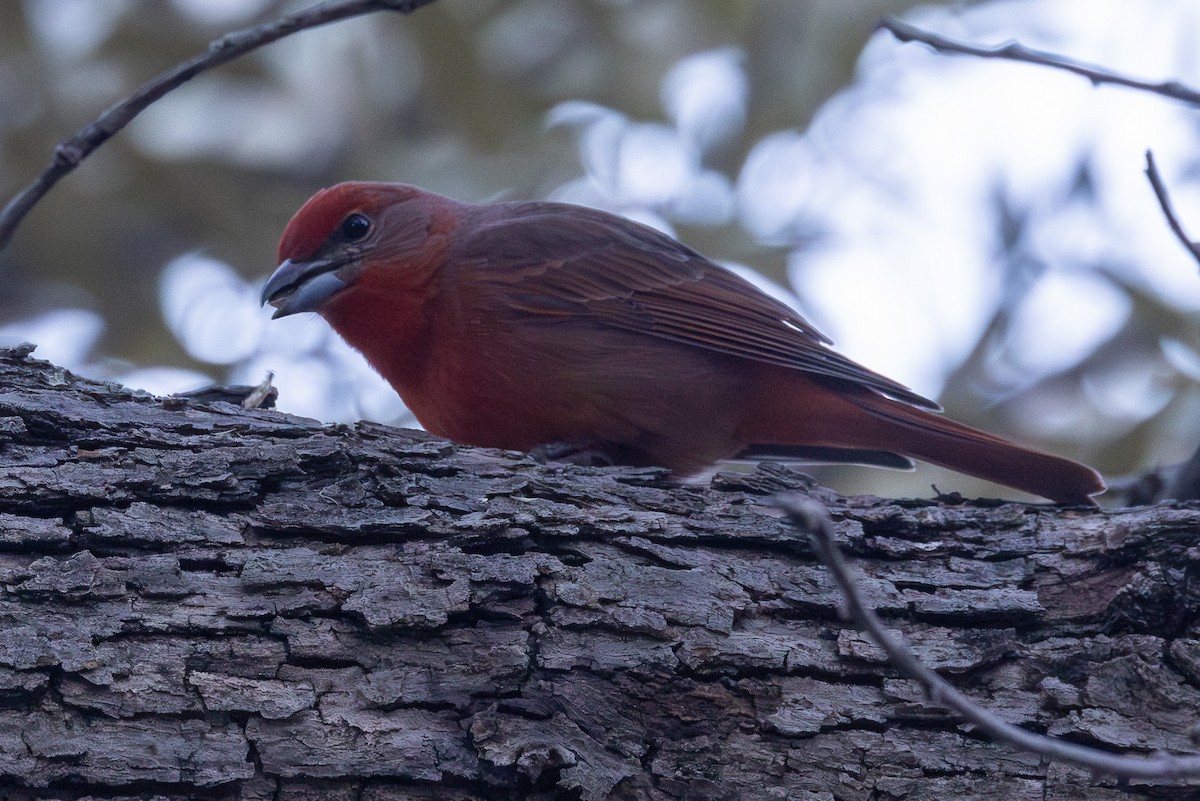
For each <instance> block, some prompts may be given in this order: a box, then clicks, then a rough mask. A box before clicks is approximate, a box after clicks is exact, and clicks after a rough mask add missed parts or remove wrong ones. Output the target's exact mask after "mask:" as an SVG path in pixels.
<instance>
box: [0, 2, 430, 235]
mask: <svg viewBox="0 0 1200 801" xmlns="http://www.w3.org/2000/svg"><path fill="white" fill-rule="evenodd" d="M431 2H433V0H329V2H324V3H317V4H316V5H314V6H310V7H308V8H306V9H303V10H301V11H297V12H296V13H294V14H287V15H285V16H282V17H280V18H279V19H276V20H273V21H271V22H267V23H264V24H262V25H256V26H254V27H251V28H244V29H242V30H240V31H234V32H233V33H229V34H226V35H225V36H222V37H221V38H219V39H214V40H213V41H211V42H209V43H208V48H207V49H206V50H205V52H203V53H201V54H200V55H197V56H195V57H193V58H191V59H189V60H188V61H184V62H182V63H180V64H177V65H175V66H174V67H172V68H171V69H169V70H167V71H166V72H164V73H162V74H160V75H158V76H157V77H155V78H153V79H151V80H150V81H148V82H146V83H145V84H143V85H142V86H140V87H139V88H138V89H137V90H136V91H135V92H134V93H133V94H131V95H130V96H129V97H127V98H125V99H124V100H122V101H121V102H119V103H117V104H116V105H114V106H112V107H110V108H109V109H108V110H107V111H105V112H104V113H103V114H101V115H100V116H99V117H98V118H97V119H96V121H95V122H93V123H91V124H90V125H88V126H87V127H86V128H83V129H82V130H80V131H79V132H78V133H76V134H75V135H74V136H72V137H71V138H69V139H65V140H63V141H62V142H59V143H58V144H57V145H55V147H54V156H53V157H52V158H51V159H50V164H49V165H47V167H46V168H45V169H44V170H42V172H41V173H40V174H39V175H38V176H37V178H35V179H34V180H33V182H32V183H30V184H29V185H28V186H27V187H25V188H24V189H22V190H21V191H20V192H18V193H17V194H16V195H15V196H14V197H13V198H12V200H10V201H9V202H8V204H7V205H6V206H5V207H4V210H3V211H2V212H0V250H3V249H4V248H5V247H7V246H8V243H9V241H10V240H11V239H12V236H13V233H14V232H15V231H16V229H17V226H18V225H20V223H21V220H23V219H24V218H25V215H26V214H28V213H29V211H30V210H31V209H32V208H33V207H34V205H36V204H37V202H38V201H39V200H41V199H42V197H43V196H44V195H45V194H46V193H47V192H49V191H50V189H51V187H53V186H54V185H55V184H56V183H58V181H59V179H61V178H62V177H63V176H65V175H66V174H67V173H69V172H71V170H73V169H75V168H76V167H78V166H79V164H80V163H81V162H82V161H83V160H84V159H85V158H87V157H88V155H89V154H90V153H91V152H92V151H93V150H95V149H96V148H98V147H99V146H100V145H102V144H104V143H105V142H106V141H108V140H109V139H110V138H112V136H113V135H114V134H116V133H117V132H118V131H120V130H121V129H122V128H124V127H125V126H126V125H128V124H129V123H130V122H131V121H132V120H133V118H134V117H136V116H137V115H138V114H141V113H142V112H143V111H145V110H146V108H147V107H148V106H150V104H151V103H153V102H154V101H156V100H158V99H159V98H160V97H162V96H163V95H165V94H167V93H168V92H170V91H171V90H173V89H176V88H178V87H179V86H181V85H183V84H184V83H186V82H187V81H189V80H191V79H192V78H194V77H196V76H197V75H199V74H200V73H202V72H205V71H207V70H210V69H212V68H213V67H217V66H220V65H221V64H224V63H225V62H227V61H232V60H233V59H235V58H237V57H238V56H242V55H245V54H246V53H249V52H250V51H252V50H256V49H258V48H259V47H262V46H263V45H266V44H270V43H271V42H274V41H277V40H279V39H282V38H283V37H285V36H289V35H291V34H293V33H296V32H297V31H302V30H305V29H306V28H315V27H317V26H318V25H325V24H327V23H330V22H338V21H340V20H343V19H347V18H349V17H356V16H359V15H362V14H369V13H372V12H375V11H397V12H400V13H402V14H407V13H409V12H412V11H415V10H416V9H418V8H420V7H421V6H423V5H427V4H429V3H431Z"/></svg>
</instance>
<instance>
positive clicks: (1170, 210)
mask: <svg viewBox="0 0 1200 801" xmlns="http://www.w3.org/2000/svg"><path fill="white" fill-rule="evenodd" d="M1146 177H1147V178H1149V179H1150V186H1151V187H1153V188H1154V196H1155V197H1157V198H1158V205H1160V206H1162V210H1163V214H1164V215H1165V216H1166V218H1167V224H1168V225H1170V226H1171V230H1172V231H1174V232H1175V236H1176V238H1177V239H1179V241H1180V242H1182V243H1183V247H1184V248H1185V249H1186V250H1187V252H1188V253H1191V254H1192V258H1194V259H1195V260H1196V261H1198V262H1200V245H1197V244H1196V243H1195V242H1193V241H1192V239H1191V237H1189V236H1188V235H1187V232H1186V231H1184V230H1183V223H1181V222H1180V221H1179V217H1178V216H1177V215H1176V214H1175V207H1174V206H1173V205H1171V196H1170V195H1169V194H1167V185H1166V184H1165V183H1163V179H1162V176H1161V175H1159V174H1158V165H1157V164H1155V163H1154V153H1152V152H1151V151H1149V150H1147V151H1146Z"/></svg>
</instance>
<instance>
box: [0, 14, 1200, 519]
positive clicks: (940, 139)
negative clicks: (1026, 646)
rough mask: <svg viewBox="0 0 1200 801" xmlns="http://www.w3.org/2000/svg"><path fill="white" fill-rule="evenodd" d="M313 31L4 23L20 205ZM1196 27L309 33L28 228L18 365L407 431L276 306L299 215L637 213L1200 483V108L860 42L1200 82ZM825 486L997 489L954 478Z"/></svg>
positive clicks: (906, 358) (486, 20) (829, 320)
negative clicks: (145, 88)
mask: <svg viewBox="0 0 1200 801" xmlns="http://www.w3.org/2000/svg"><path fill="white" fill-rule="evenodd" d="M302 5H304V4H303V3H290V2H281V1H280V0H0V191H2V192H3V194H4V196H5V197H7V196H10V195H11V194H13V193H15V192H16V191H17V190H18V189H19V188H20V187H21V186H23V185H24V184H25V183H26V182H27V181H29V180H31V179H32V178H33V176H34V175H35V174H36V172H37V171H38V170H40V169H41V168H42V166H43V165H44V164H45V163H46V161H47V160H48V158H49V156H50V154H51V152H52V150H53V147H54V144H55V143H56V142H57V141H59V140H61V139H63V138H65V137H66V136H67V135H69V134H70V133H73V132H74V131H76V130H78V129H79V128H81V127H82V126H84V125H85V124H87V123H88V122H90V121H91V120H93V119H94V118H95V117H96V116H97V115H98V114H99V113H100V112H101V111H102V110H103V109H104V108H106V107H108V106H109V105H111V104H112V103H114V102H115V101H117V100H118V99H120V98H122V97H124V96H125V95H127V94H128V93H129V92H130V91H132V90H133V89H134V88H135V87H136V86H138V85H139V84H140V83H142V82H143V81H145V80H147V79H148V78H150V77H151V76H153V75H155V74H157V73H159V72H161V71H163V70H165V69H167V68H168V67H170V66H172V65H173V64H175V63H176V62H178V61H180V60H182V59H184V58H187V57H189V56H191V55H193V54H195V53H196V52H198V51H200V50H202V49H203V48H204V46H205V45H206V43H207V42H208V41H209V40H211V39H214V38H216V37H218V36H220V35H222V34H224V33H226V32H228V31H230V30H233V29H235V28H240V27H243V26H247V25H251V24H254V23H256V22H260V21H264V20H267V19H271V18H273V17H275V16H277V15H278V14H280V13H281V12H283V11H286V10H290V9H294V8H297V7H300V6H302ZM1198 6H1200V4H1197V3H1195V2H1194V0H1145V2H1143V3H1138V4H1131V3H1123V2H1120V0H992V1H991V2H973V3H966V2H956V3H942V4H937V3H924V4H921V5H919V6H918V5H916V4H913V3H911V2H904V1H903V0H861V1H860V2H853V3H848V2H844V1H843V0H757V1H755V0H514V1H513V2H499V0H439V2H436V3H434V4H433V5H431V6H428V7H426V8H423V9H421V10H419V11H417V12H416V13H414V14H412V15H409V16H404V17H402V16H399V15H395V14H375V15H372V16H367V17H363V18H359V19H353V20H350V21H347V22H344V23H339V24H336V25H331V26H327V27H324V28H319V29H316V30H312V31H307V32H303V33H301V34H298V35H296V36H293V37H289V38H287V39H284V40H282V41H280V42H277V43H275V44H273V45H270V46H268V47H266V48H264V49H261V50H259V51H256V52H255V53H253V54H251V55H250V56H248V57H246V58H243V59H240V60H238V61H235V62H233V63H231V64H229V65H226V66H225V67H222V68H219V69H218V70H216V71H214V72H210V73H206V74H204V75H202V76H200V77H199V78H197V79H195V80H194V81H192V82H191V83H189V84H187V85H186V86H184V87H183V88H181V89H180V90H179V91H177V92H175V93H174V94H172V95H169V96H168V97H167V98H165V99H164V100H162V101H160V102H159V103H158V104H156V105H154V106H152V107H151V108H150V109H149V110H148V111H147V112H146V113H145V114H144V115H143V116H142V117H141V118H140V119H138V120H136V121H135V122H134V123H133V124H132V125H131V126H130V128H129V129H127V130H126V131H124V132H123V133H121V134H119V135H118V136H117V137H116V138H115V139H113V140H112V141H110V142H109V143H108V144H106V145H105V146H104V147H103V148H101V149H100V150H99V151H98V152H97V153H95V154H93V156H92V157H91V158H89V159H88V160H87V161H85V162H84V164H83V166H82V167H81V168H80V169H78V170H77V171H76V172H75V173H74V174H72V175H71V176H69V177H68V178H66V179H65V180H64V181H63V182H62V183H61V184H59V186H58V187H57V188H56V189H55V190H54V191H53V192H52V193H51V194H50V195H49V196H48V197H47V198H46V199H45V200H43V201H42V203H41V204H40V205H39V206H38V207H36V209H35V210H34V211H33V212H32V214H31V215H30V216H29V218H28V219H27V220H26V221H25V223H24V224H23V226H22V227H21V229H19V231H18V232H17V235H16V237H15V239H14V241H13V243H12V244H11V245H10V247H9V248H8V249H7V250H5V251H3V252H0V287H2V288H3V292H0V344H5V343H9V342H15V341H22V340H29V341H33V342H36V343H38V344H39V348H40V349H39V352H38V355H39V356H42V357H43V358H49V359H52V360H54V361H56V362H58V363H60V364H62V365H64V366H67V367H69V368H71V369H74V370H77V371H79V372H81V373H84V374H87V375H92V376H97V377H105V378H111V379H114V380H119V381H123V382H125V383H127V384H129V385H131V386H135V387H141V388H145V389H148V390H150V391H153V392H156V393H168V392H172V391H179V390H185V389H191V388H195V387H197V386H199V385H202V384H204V383H208V382H212V381H218V382H245V383H257V382H258V381H259V380H261V379H262V378H263V376H264V374H265V372H266V371H267V370H273V371H274V372H275V374H276V385H277V386H278V387H279V389H280V393H281V396H280V400H279V406H280V407H281V408H283V409H285V410H288V411H294V412H297V413H301V414H307V415H311V416H314V417H318V418H319V419H323V420H331V421H332V420H350V419H357V418H359V417H371V418H374V419H380V420H384V421H392V422H399V423H402V424H403V423H407V424H411V422H412V421H411V419H410V418H407V417H406V414H405V412H404V410H403V407H402V406H401V405H400V404H399V402H398V401H397V400H396V398H395V397H394V395H393V394H392V393H391V391H390V389H388V388H387V387H386V386H385V385H383V384H382V382H380V381H379V380H378V379H377V378H376V377H375V376H374V375H373V374H372V373H371V371H370V370H369V368H367V367H366V366H365V365H364V364H363V363H362V362H361V360H360V359H359V358H358V357H357V355H356V354H354V353H352V352H350V351H349V350H348V349H347V348H345V347H344V346H343V345H342V344H341V343H340V342H339V341H338V340H337V339H336V338H335V337H333V336H332V335H331V334H330V333H329V332H328V331H327V330H326V328H325V327H324V326H323V324H322V323H320V321H319V320H316V319H296V318H288V319H285V320H280V321H275V322H270V321H269V313H268V312H267V311H264V310H261V309H259V308H258V304H257V294H258V287H259V286H260V285H261V282H262V280H263V279H264V278H265V276H266V275H267V274H269V272H270V271H271V269H272V268H273V267H274V264H275V254H274V248H275V244H276V242H277V240H278V237H279V234H280V232H281V231H282V230H283V227H284V225H285V224H286V222H287V220H288V219H289V218H290V216H291V214H292V213H293V212H294V211H295V210H296V209H297V208H298V207H299V206H300V204H301V203H302V202H303V201H304V200H305V199H306V198H307V197H308V196H309V195H310V194H311V193H312V192H313V191H315V190H316V189H318V188H320V187H323V186H327V185H329V184H332V183H335V182H337V181H341V180H347V179H373V180H397V181H404V182H408V183H415V184H419V185H421V186H424V187H426V188H428V189H431V190H433V191H436V192H440V193H443V194H448V195H452V196H454V197H458V198H463V199H469V200H488V199H499V198H555V199H562V200H570V201H574V202H579V203H586V204H590V205H595V206H599V207H602V208H607V209H609V210H612V211H616V212H619V213H623V214H628V215H629V216H631V217H634V218H636V219H639V220H642V221H645V222H649V223H650V224H653V225H656V226H658V227H660V228H663V229H664V230H667V231H670V232H672V233H674V234H675V235H676V236H678V237H680V238H681V239H683V240H684V241H686V242H687V243H688V244H690V245H692V246H693V247H695V248H697V249H699V250H701V251H702V252H704V253H706V254H708V255H709V256H711V257H712V258H714V259H716V260H718V261H720V262H721V263H723V264H726V265H728V266H730V267H731V268H733V269H736V270H738V271H740V272H742V273H743V274H745V275H748V276H751V277H753V278H754V279H755V280H757V281H759V282H760V284H761V285H762V286H764V288H766V289H768V291H773V292H776V293H777V294H779V295H781V296H783V297H786V298H789V299H790V302H794V303H797V304H798V305H799V306H800V308H801V309H802V310H803V312H804V313H805V314H806V316H808V317H809V318H810V319H811V320H813V321H814V322H815V323H816V324H817V325H818V326H819V327H821V328H823V329H824V330H826V331H827V332H828V333H829V334H830V335H831V336H833V338H834V340H835V341H836V342H837V345H838V347H839V349H841V350H842V351H844V352H846V353H847V354H849V355H851V356H853V357H854V358H857V359H859V360H860V361H863V362H865V363H866V364H867V365H868V366H870V367H872V368H874V369H877V370H879V371H881V372H884V373H886V374H888V375H891V376H893V377H895V378H897V379H900V380H902V381H904V382H906V383H908V384H910V385H911V386H913V387H914V388H915V389H917V390H918V391H920V392H922V393H924V394H926V395H929V396H931V397H938V398H940V400H941V401H942V403H943V405H945V406H946V408H947V411H948V413H949V414H951V415H952V416H953V417H955V418H957V419H959V420H962V421H964V422H968V423H971V424H974V425H977V426H980V427H983V428H986V429H988V430H991V431H995V432H998V433H1002V434H1005V435H1007V436H1010V437H1013V438H1016V439H1019V440H1022V441H1025V442H1030V443H1036V444H1040V445H1041V446H1042V447H1045V448H1047V449H1050V450H1054V451H1057V452H1061V453H1064V454H1066V455H1070V456H1074V457H1076V458H1079V459H1082V460H1084V461H1088V462H1090V463H1092V464H1094V465H1096V466H1097V467H1099V468H1100V469H1101V470H1102V471H1104V472H1105V473H1106V474H1109V475H1120V474H1126V473H1130V472H1134V471H1139V470H1143V469H1146V468H1149V467H1153V466H1156V465H1159V464H1163V463H1171V462H1175V461H1179V460H1182V459H1183V458H1185V457H1186V456H1187V455H1188V454H1189V453H1190V452H1191V451H1192V450H1194V449H1195V448H1196V446H1197V444H1198V442H1200V438H1198V437H1197V431H1198V429H1200V426H1198V425H1197V424H1198V422H1200V420H1198V418H1200V413H1198V406H1197V387H1196V379H1197V377H1200V355H1197V354H1198V351H1200V336H1197V332H1196V326H1195V312H1196V310H1197V308H1200V275H1198V271H1197V267H1196V265H1195V263H1194V262H1192V261H1190V260H1189V257H1188V256H1187V255H1186V254H1185V253H1184V252H1183V251H1182V249H1181V248H1180V247H1179V245H1178V243H1177V242H1175V241H1174V240H1172V239H1171V236H1170V234H1169V232H1168V231H1167V227H1166V225H1165V223H1164V221H1163V219H1162V216H1161V214H1160V212H1159V211H1158V207H1157V204H1156V202H1155V200H1154V198H1153V196H1152V194H1151V193H1150V190H1149V188H1148V186H1147V184H1146V182H1145V179H1144V177H1143V175H1142V172H1141V170H1142V166H1143V154H1144V151H1145V150H1146V149H1147V148H1153V149H1154V151H1155V154H1156V156H1157V157H1158V159H1159V162H1160V166H1161V168H1162V171H1163V175H1164V178H1165V179H1166V181H1167V183H1168V185H1169V186H1170V188H1171V191H1172V194H1173V197H1174V198H1175V201H1176V204H1177V206H1178V208H1179V210H1180V213H1181V216H1182V217H1183V219H1184V222H1185V224H1190V225H1191V229H1192V230H1193V231H1194V232H1197V233H1200V160H1198V158H1197V154H1198V149H1197V147H1196V134H1197V122H1196V115H1195V112H1194V109H1190V108H1187V107H1185V106H1182V105H1181V104H1177V103H1172V102H1170V101H1167V100H1164V99H1161V98H1157V97H1153V96H1149V95H1145V94H1139V93H1135V92H1131V91H1128V90H1123V89H1116V88H1094V87H1092V86H1090V85H1089V84H1088V83H1087V82H1086V81H1084V80H1081V79H1079V78H1076V77H1073V76H1069V75H1066V74H1062V73H1055V72H1052V71H1050V70H1047V69H1043V68H1039V67H1033V66H1027V65H1018V64H1011V63H1002V62H996V61H980V60H975V59H966V58H955V57H947V56H940V55H936V54H933V53H930V52H928V51H927V50H926V49H925V48H923V47H920V46H915V45H902V44H900V43H898V42H896V41H895V40H893V39H892V38H891V37H890V36H888V35H886V34H877V33H875V32H874V28H875V23H876V22H877V20H878V19H879V18H880V17H881V16H884V15H888V14H898V15H902V16H903V17H904V18H905V19H907V20H908V21H910V22H913V23H916V24H918V25H922V26H925V27H928V28H930V29H932V30H937V31H939V32H942V33H945V34H947V35H950V36H956V37H959V38H963V39H966V40H970V41H972V42H976V43H980V44H998V43H1000V42H1003V41H1005V40H1008V39H1018V40H1020V41H1022V42H1023V43H1025V44H1027V45H1030V46H1033V47H1041V48H1045V49H1048V50H1054V51H1057V52H1061V53H1063V54H1065V55H1068V56H1072V57H1075V58H1079V59H1082V60H1086V61H1091V62H1094V63H1099V64H1103V65H1106V66H1108V67H1110V68H1113V69H1117V70H1121V71H1126V72H1129V73H1131V74H1135V75H1138V76H1143V77H1147V78H1150V79H1156V80H1157V79H1172V78H1173V79H1179V80H1181V81H1184V82H1186V83H1190V84H1192V85H1193V86H1195V85H1200V48H1198V47H1197V46H1196V43H1195V41H1194V40H1195V38H1196V35H1197V31H1200V8H1198ZM793 293H794V295H793ZM304 317H310V316H308V315H305V316H304ZM823 478H825V479H826V480H832V481H834V482H835V484H836V486H838V487H839V488H841V489H843V490H846V491H870V492H874V493H878V494H900V493H909V494H920V495H928V493H929V490H928V487H929V485H930V483H931V482H936V483H937V485H938V486H939V487H940V488H941V489H944V490H951V489H957V490H961V491H963V492H965V493H975V492H985V491H987V488H986V487H983V486H981V485H978V484H976V483H975V482H973V481H972V480H970V479H967V478H964V477H961V476H951V475H950V474H947V473H946V472H945V471H940V470H936V469H933V468H924V469H922V470H920V471H918V472H917V473H912V474H903V473H893V472H883V471H873V470H865V469H863V470H845V469H840V470H838V471H836V472H831V473H826V474H824V475H823ZM993 491H994V489H993ZM1006 494H1008V495H1011V493H1006Z"/></svg>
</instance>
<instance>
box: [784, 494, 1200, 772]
mask: <svg viewBox="0 0 1200 801" xmlns="http://www.w3.org/2000/svg"><path fill="white" fill-rule="evenodd" d="M776 503H777V504H778V505H779V506H780V507H781V508H782V509H783V510H784V511H785V512H786V513H787V515H788V517H789V518H790V519H791V522H792V524H793V525H795V526H796V527H797V528H799V529H801V530H803V531H804V532H806V533H807V534H808V535H809V540H810V541H811V542H812V545H813V548H814V549H815V550H816V552H817V556H818V557H819V558H820V559H821V561H822V562H824V563H825V565H826V567H828V568H829V570H830V572H831V573H832V574H833V577H834V580H835V581H836V582H837V584H838V587H839V588H840V589H841V591H842V595H843V596H845V599H846V607H847V611H848V612H849V616H850V618H851V619H852V620H853V621H854V622H855V623H857V624H858V626H859V627H860V628H862V629H863V630H864V631H866V632H867V634H868V635H869V636H870V638H871V639H872V640H873V641H874V642H875V644H876V645H878V646H879V647H880V648H882V649H883V650H884V652H885V653H886V654H887V655H888V658H889V659H890V660H891V661H892V664H893V665H895V666H896V667H897V668H899V669H900V671H901V672H902V673H903V674H904V675H906V676H908V677H909V678H911V679H913V680H915V681H917V682H919V683H920V684H921V685H922V686H923V687H924V688H925V693H926V694H927V695H928V696H929V698H930V700H932V701H933V702H934V703H936V704H939V705H941V706H945V707H948V708H950V709H952V710H954V711H955V712H957V713H958V714H959V715H961V716H962V717H963V718H964V719H965V720H966V721H968V722H969V723H972V724H974V725H975V726H977V727H978V728H979V729H980V730H982V731H984V732H986V733H987V734H989V735H991V736H992V737H993V738H995V739H996V740H999V741H1001V742H1006V743H1008V744H1010V745H1013V746H1016V747H1017V748H1021V749H1024V750H1026V751H1029V752H1031V753H1034V754H1037V755H1039V756H1041V757H1043V758H1045V759H1056V760H1061V761H1063V762H1070V763H1072V764H1074V765H1078V766H1080V767H1084V768H1088V769H1090V770H1092V771H1094V772H1097V773H1106V774H1111V775H1114V776H1118V777H1123V778H1127V779H1158V780H1164V779H1182V778H1192V777H1196V776H1200V755H1190V754H1189V755H1183V756H1173V755H1169V754H1168V755H1161V756H1149V757H1129V756H1121V755H1119V754H1112V753H1109V752H1107V751H1100V750H1098V749H1095V748H1088V747H1086V746H1082V745H1076V744H1075V743H1069V742H1065V741H1063V740H1058V739H1055V738H1053V737H1046V736H1044V735H1041V734H1035V733H1033V732H1030V731H1027V730H1025V729H1022V728H1021V727H1020V726H1014V725H1013V724H1011V723H1007V722H1006V721H1003V720H1001V719H1000V718H998V717H996V716H995V715H994V714H992V713H991V712H988V711H987V710H986V709H983V708H982V707H980V706H978V705H976V704H975V703H973V702H972V701H971V700H970V699H969V698H967V697H966V696H965V695H963V694H962V693H960V692H959V691H958V690H956V689H955V688H954V687H953V686H952V685H951V684H950V683H949V682H947V681H946V680H945V679H943V678H942V677H941V676H939V675H938V674H937V673H935V672H934V671H933V670H931V669H930V668H928V667H926V666H925V665H924V664H923V663H922V662H921V660H919V659H918V658H917V657H916V655H915V654H914V653H913V652H912V651H911V650H909V649H908V647H907V646H905V645H904V644H903V643H902V642H900V640H898V639H897V638H895V637H893V636H892V635H891V634H890V633H889V632H888V631H887V630H886V629H885V628H884V627H883V623H882V622H881V621H880V620H879V618H878V617H877V616H876V614H875V612H874V610H872V609H871V608H869V607H868V606H867V605H866V604H865V603H864V602H863V599H862V596H861V595H860V594H859V591H858V587H857V585H856V584H855V580H854V577H853V576H851V575H850V570H849V567H848V566H847V564H846V560H845V559H844V558H843V557H842V554H841V551H840V550H838V547H837V544H836V542H835V541H834V532H833V521H832V520H831V519H830V517H829V510H828V509H826V508H825V507H824V506H822V505H821V504H819V503H817V502H816V501H814V500H812V499H811V498H806V497H804V496H800V495H785V496H779V497H777V498H776Z"/></svg>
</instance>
